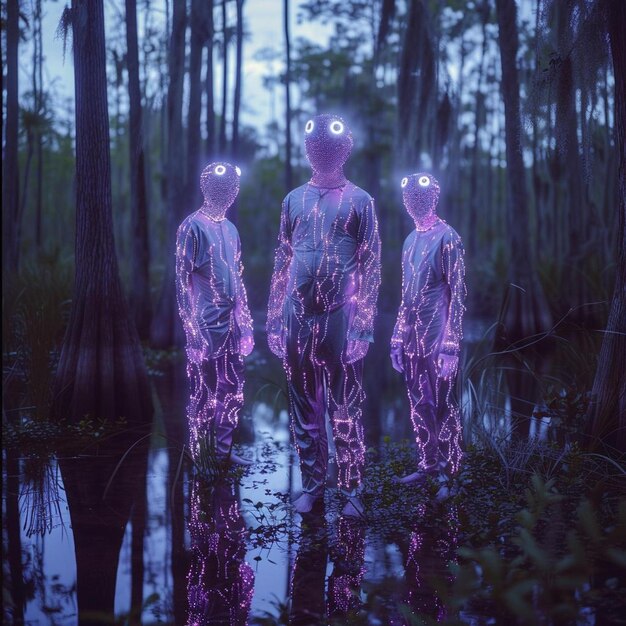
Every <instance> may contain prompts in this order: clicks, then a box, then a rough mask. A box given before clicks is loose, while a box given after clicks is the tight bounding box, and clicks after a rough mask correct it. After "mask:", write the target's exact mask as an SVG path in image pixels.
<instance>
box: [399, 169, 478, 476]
mask: <svg viewBox="0 0 626 626" xmlns="http://www.w3.org/2000/svg"><path fill="white" fill-rule="evenodd" d="M401 186H402V196H403V201H404V205H405V207H406V210H407V211H408V213H409V215H410V216H411V217H412V218H413V221H414V222H415V230H414V231H413V232H412V233H411V234H410V235H409V236H408V237H407V238H406V240H405V242H404V246H403V248H402V301H401V303H400V310H399V311H398V319H397V322H396V325H395V328H394V332H393V336H392V339H391V361H392V364H393V367H394V368H395V369H396V370H398V371H399V372H403V373H404V380H405V382H406V386H407V392H408V396H409V403H410V407H411V421H412V423H413V428H414V431H415V437H416V440H417V447H418V454H419V464H418V466H419V470H420V471H418V472H415V473H414V474H410V475H409V476H406V477H405V478H403V479H402V482H413V481H414V480H419V479H420V478H422V477H423V476H424V472H437V471H439V470H441V469H446V470H448V471H449V472H452V473H454V472H455V471H456V469H457V468H458V465H459V461H460V459H461V446H460V441H461V424H460V414H459V408H458V405H457V403H456V400H455V398H454V395H453V394H452V391H453V383H454V378H455V374H456V370H457V367H458V362H459V350H460V342H461V338H462V323H463V312H464V310H465V308H464V304H463V303H464V300H465V293H466V292H465V266H464V261H463V245H462V243H461V238H460V237H459V235H458V234H457V233H456V231H455V230H454V229H453V228H452V227H451V226H449V225H448V224H447V223H446V222H444V221H443V220H442V219H440V218H439V217H438V216H437V212H436V209H437V203H438V201H439V184H438V183H437V181H436V180H435V178H434V177H433V176H431V175H429V174H423V173H420V174H413V175H411V176H407V177H405V178H403V179H402V183H401Z"/></svg>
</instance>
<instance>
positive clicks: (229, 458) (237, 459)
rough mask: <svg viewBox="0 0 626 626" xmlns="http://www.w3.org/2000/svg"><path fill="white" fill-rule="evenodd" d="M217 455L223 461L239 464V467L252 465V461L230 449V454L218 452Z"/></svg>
mask: <svg viewBox="0 0 626 626" xmlns="http://www.w3.org/2000/svg"><path fill="white" fill-rule="evenodd" d="M219 457H220V460H221V461H222V462H223V463H227V464H230V465H240V466H241V467H250V466H251V465H254V461H250V460H249V459H246V458H244V457H242V456H239V455H238V454H235V452H232V451H231V452H230V454H220V455H219Z"/></svg>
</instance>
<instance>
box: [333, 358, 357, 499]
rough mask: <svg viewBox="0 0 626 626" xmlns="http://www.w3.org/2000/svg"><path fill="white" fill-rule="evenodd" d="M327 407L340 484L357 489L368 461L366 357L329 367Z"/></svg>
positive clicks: (341, 487)
mask: <svg viewBox="0 0 626 626" xmlns="http://www.w3.org/2000/svg"><path fill="white" fill-rule="evenodd" d="M328 380H329V399H328V408H329V414H330V419H331V423H332V427H333V437H334V439H335V449H336V454H337V468H338V481H337V482H338V486H339V488H340V489H342V490H343V491H344V492H346V493H354V492H355V490H357V489H358V488H359V487H360V485H361V480H362V475H363V466H364V464H365V442H364V437H363V423H362V420H363V416H362V413H363V411H362V408H361V407H362V404H363V401H364V400H365V392H364V391H363V360H360V361H357V362H356V363H343V361H341V362H340V363H339V364H338V365H337V366H335V367H333V368H329V370H328Z"/></svg>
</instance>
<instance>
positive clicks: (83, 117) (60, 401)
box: [52, 0, 152, 624]
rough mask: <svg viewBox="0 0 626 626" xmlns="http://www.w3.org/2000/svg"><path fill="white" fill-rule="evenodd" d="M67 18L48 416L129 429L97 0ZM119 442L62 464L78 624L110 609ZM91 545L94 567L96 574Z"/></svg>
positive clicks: (135, 417) (135, 379) (133, 353)
mask: <svg viewBox="0 0 626 626" xmlns="http://www.w3.org/2000/svg"><path fill="white" fill-rule="evenodd" d="M70 19H71V25H72V30H73V37H72V39H73V50H74V90H75V99H76V254H75V264H76V274H75V285H74V294H73V299H72V309H71V312H70V319H69V324H68V329H67V332H66V335H65V339H64V341H63V346H62V349H61V355H60V359H59V365H58V369H57V375H56V389H55V396H54V400H53V405H52V415H53V416H54V417H55V418H56V419H68V420H70V421H79V420H81V419H83V418H84V416H85V415H89V416H91V417H92V418H95V419H106V420H116V419H118V418H120V417H124V418H125V419H126V420H127V422H128V424H129V426H130V427H131V429H135V428H136V427H138V426H140V425H142V424H146V423H149V422H150V420H151V417H152V401H151V395H150V387H149V383H148V377H147V374H146V369H145V366H144V362H143V356H142V353H141V347H140V344H139V338H138V336H137V332H136V330H135V327H134V325H133V324H132V322H131V320H130V317H129V314H128V310H127V307H126V301H125V299H124V295H123V291H122V285H121V281H120V278H119V273H118V265H117V257H116V254H115V243H114V240H113V217H112V198H111V161H110V152H109V150H110V148H109V142H110V134H109V115H108V107H107V80H106V52H105V36H104V7H103V0H74V1H73V2H72V8H71V10H70ZM134 432H136V430H135V431H134ZM126 444H127V442H124V443H123V444H121V445H120V448H117V449H116V448H115V445H116V444H115V442H114V441H113V440H108V441H107V442H106V443H104V444H103V446H104V448H103V456H102V457H98V458H100V459H102V461H101V464H98V467H99V468H100V469H101V472H102V473H99V474H96V471H95V469H87V462H86V461H85V460H84V459H81V458H77V459H67V460H63V461H62V462H61V471H62V472H63V480H64V483H65V486H66V493H67V498H68V504H69V507H70V514H71V515H72V524H73V533H74V544H75V553H76V562H77V578H78V584H77V594H78V611H79V621H80V623H81V624H87V623H93V621H91V622H90V618H88V617H86V616H85V612H86V611H90V610H99V611H105V612H106V613H108V614H109V615H110V616H111V617H112V615H113V606H114V600H115V584H114V582H113V583H111V582H110V581H111V576H112V577H113V581H114V579H115V575H114V572H115V571H116V568H117V558H118V555H119V546H120V545H121V540H122V537H123V535H124V527H125V524H126V521H125V520H127V519H128V516H127V515H123V516H122V518H121V519H120V520H118V521H117V522H115V524H112V525H109V524H108V523H107V517H106V516H107V515H109V516H111V515H113V516H117V515H118V514H119V513H120V512H121V511H122V507H121V502H122V500H125V499H126V498H127V497H128V495H127V492H128V490H127V489H126V488H124V489H122V488H121V487H120V486H119V485H118V486H117V487H114V489H113V490H112V495H111V502H109V503H108V504H106V503H105V504H103V502H102V498H103V490H104V485H105V484H106V482H107V480H108V479H109V478H110V477H111V472H112V471H113V469H115V467H116V464H117V461H118V460H119V459H120V458H121V455H122V454H123V451H124V450H127V449H128V446H127V445H126ZM105 448H106V451H105ZM87 478H89V480H87ZM90 481H97V489H96V488H92V487H91V486H90ZM94 484H96V483H94ZM124 485H126V483H124ZM86 502H87V503H89V510H90V513H89V516H88V517H89V518H90V521H87V519H86V518H85V515H84V514H83V515H81V512H80V509H81V508H83V511H84V510H85V509H84V507H85V506H86V504H85V503H86ZM117 505H119V506H117ZM77 507H78V508H77ZM124 508H126V507H124ZM113 511H115V513H113ZM92 524H93V525H92ZM100 531H102V532H101V533H100ZM94 533H95V534H94ZM99 534H100V539H106V540H109V539H110V541H111V544H110V546H107V547H106V548H105V549H102V548H99V550H98V549H96V548H94V546H102V545H103V544H101V543H100V542H99V541H95V542H94V536H97V535H99ZM92 548H93V549H96V553H97V557H98V558H97V562H98V563H99V564H101V565H102V568H101V569H99V570H98V572H97V578H96V579H94V577H93V571H94V570H93V563H94V554H93V550H92ZM105 567H106V568H107V569H105Z"/></svg>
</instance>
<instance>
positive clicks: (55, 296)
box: [2, 258, 71, 421]
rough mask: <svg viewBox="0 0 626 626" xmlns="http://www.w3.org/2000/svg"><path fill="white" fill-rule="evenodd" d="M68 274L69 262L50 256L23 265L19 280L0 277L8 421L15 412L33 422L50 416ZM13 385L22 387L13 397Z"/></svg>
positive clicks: (68, 289) (68, 292)
mask: <svg viewBox="0 0 626 626" xmlns="http://www.w3.org/2000/svg"><path fill="white" fill-rule="evenodd" d="M70 271H71V268H70V265H69V264H68V263H63V262H61V261H60V260H59V259H57V258H50V259H47V260H42V261H41V262H40V263H39V264H38V265H29V266H26V267H25V268H24V269H22V270H21V271H20V273H19V274H18V275H17V276H8V275H5V276H3V282H4V295H3V300H2V308H3V311H2V314H3V316H2V317H3V319H2V325H3V327H2V333H3V346H4V347H3V383H4V385H3V386H4V388H5V390H7V392H8V393H11V395H12V396H13V397H10V398H7V397H6V395H4V392H3V404H4V406H5V410H7V411H8V412H9V416H8V417H9V419H11V415H10V413H11V412H14V411H16V410H18V409H19V410H21V411H26V412H28V413H29V415H31V416H32V417H33V418H34V419H35V420H36V421H41V420H45V419H47V417H48V414H49V407H50V401H51V394H52V381H53V377H54V372H55V369H56V361H57V358H58V350H59V346H60V345H61V341H62V339H63V333H64V331H65V327H66V324H67V319H68V315H69V307H70V304H71V299H70V298H71V278H70ZM15 383H20V384H19V385H17V387H18V389H19V391H17V394H16V392H15V391H14V390H15V388H16V385H15ZM16 395H17V397H15V396H16ZM16 404H17V406H15V405H16ZM13 418H15V416H13Z"/></svg>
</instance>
